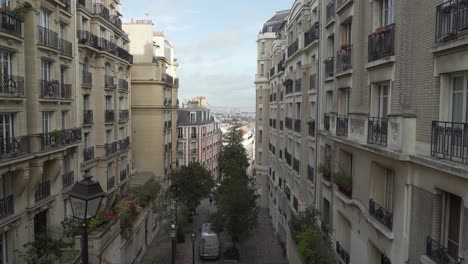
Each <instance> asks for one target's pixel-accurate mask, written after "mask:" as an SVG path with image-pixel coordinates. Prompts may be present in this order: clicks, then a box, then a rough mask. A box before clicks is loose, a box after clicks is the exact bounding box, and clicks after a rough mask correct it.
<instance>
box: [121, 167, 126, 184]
mask: <svg viewBox="0 0 468 264" xmlns="http://www.w3.org/2000/svg"><path fill="white" fill-rule="evenodd" d="M126 178H127V169H123V170H121V171H120V181H124V180H125V179H126Z"/></svg>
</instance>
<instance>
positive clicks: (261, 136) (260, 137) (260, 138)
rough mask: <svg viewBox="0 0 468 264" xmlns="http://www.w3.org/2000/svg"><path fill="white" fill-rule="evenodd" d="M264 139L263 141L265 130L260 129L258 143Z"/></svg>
mask: <svg viewBox="0 0 468 264" xmlns="http://www.w3.org/2000/svg"><path fill="white" fill-rule="evenodd" d="M262 141H263V130H259V134H258V143H262Z"/></svg>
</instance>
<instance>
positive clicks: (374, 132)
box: [367, 117, 388, 147]
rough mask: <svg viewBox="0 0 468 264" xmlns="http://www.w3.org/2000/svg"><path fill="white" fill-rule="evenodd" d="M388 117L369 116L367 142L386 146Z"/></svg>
mask: <svg viewBox="0 0 468 264" xmlns="http://www.w3.org/2000/svg"><path fill="white" fill-rule="evenodd" d="M387 125H388V118H383V117H369V121H368V126H367V143H368V144H377V145H381V146H384V147H386V146H387Z"/></svg>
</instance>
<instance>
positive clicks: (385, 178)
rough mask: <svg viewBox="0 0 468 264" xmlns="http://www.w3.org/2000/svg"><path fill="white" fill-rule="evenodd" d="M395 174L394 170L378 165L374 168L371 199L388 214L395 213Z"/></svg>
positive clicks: (374, 165)
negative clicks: (393, 201) (393, 205)
mask: <svg viewBox="0 0 468 264" xmlns="http://www.w3.org/2000/svg"><path fill="white" fill-rule="evenodd" d="M393 174H394V173H393V170H391V169H388V168H385V167H382V166H380V165H378V164H373V166H372V175H373V177H372V179H371V192H370V193H371V198H372V200H374V202H375V203H377V204H378V205H380V206H381V207H383V208H385V209H386V210H387V211H388V212H392V211H393V207H392V200H393V177H394V176H393Z"/></svg>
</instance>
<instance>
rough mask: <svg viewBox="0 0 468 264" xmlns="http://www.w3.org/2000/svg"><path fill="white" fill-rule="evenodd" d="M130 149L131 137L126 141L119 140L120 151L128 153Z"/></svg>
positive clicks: (125, 139)
mask: <svg viewBox="0 0 468 264" xmlns="http://www.w3.org/2000/svg"><path fill="white" fill-rule="evenodd" d="M128 147H130V137H126V138H124V139H121V140H119V150H120V151H127V150H128Z"/></svg>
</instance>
